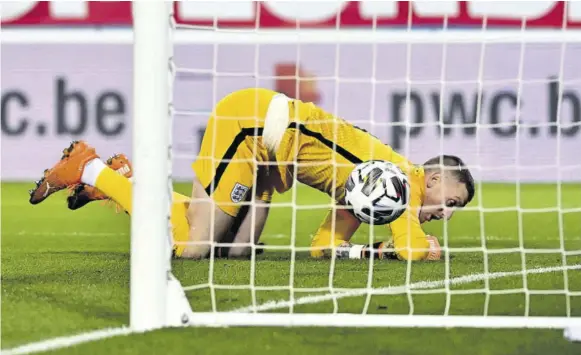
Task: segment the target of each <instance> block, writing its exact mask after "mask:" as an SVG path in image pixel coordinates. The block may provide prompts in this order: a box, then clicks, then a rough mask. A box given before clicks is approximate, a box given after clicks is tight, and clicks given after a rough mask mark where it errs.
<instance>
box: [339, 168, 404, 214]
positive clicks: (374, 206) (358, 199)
mask: <svg viewBox="0 0 581 355" xmlns="http://www.w3.org/2000/svg"><path fill="white" fill-rule="evenodd" d="M409 200H410V184H409V181H408V177H407V175H406V174H404V172H403V171H402V170H401V169H400V168H399V167H398V166H397V165H395V164H394V163H391V162H388V161H382V160H369V161H366V162H363V163H360V164H358V165H357V166H355V169H353V171H352V172H351V174H350V175H349V178H348V179H347V182H346V183H345V202H346V203H347V205H348V206H349V207H350V208H351V210H352V212H353V214H354V215H355V216H356V217H357V218H358V219H359V220H360V221H361V222H364V223H369V224H374V225H382V224H388V223H391V222H393V221H395V220H396V219H398V218H399V217H400V216H401V215H402V214H403V213H404V211H405V209H406V208H407V206H408V203H409Z"/></svg>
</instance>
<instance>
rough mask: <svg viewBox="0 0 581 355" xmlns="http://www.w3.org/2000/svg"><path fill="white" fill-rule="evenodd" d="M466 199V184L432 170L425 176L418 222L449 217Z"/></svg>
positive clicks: (464, 203)
mask: <svg viewBox="0 0 581 355" xmlns="http://www.w3.org/2000/svg"><path fill="white" fill-rule="evenodd" d="M467 200H468V190H467V189H466V185H465V184H463V183H461V182H458V180H456V179H455V178H454V177H453V176H450V175H449V174H447V173H440V172H433V173H430V174H429V175H427V176H426V193H425V195H424V202H423V204H422V208H421V210H420V213H419V219H420V223H424V222H429V221H432V220H439V219H444V218H445V219H450V218H452V215H453V214H454V210H455V208H457V207H463V206H464V205H466V202H467Z"/></svg>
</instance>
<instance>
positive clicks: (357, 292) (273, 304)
mask: <svg viewBox="0 0 581 355" xmlns="http://www.w3.org/2000/svg"><path fill="white" fill-rule="evenodd" d="M579 269H581V265H570V266H555V267H546V268H538V269H530V270H526V274H544V273H549V272H557V271H564V270H579ZM522 274H523V272H522V271H509V272H495V273H490V274H471V275H466V276H460V277H455V278H453V279H449V280H448V281H447V282H446V280H437V281H420V282H415V283H412V284H409V285H407V286H406V285H401V286H388V287H383V288H378V289H354V290H349V291H343V292H337V293H329V294H325V295H315V296H305V297H300V298H297V299H295V300H294V301H289V300H279V301H269V302H266V303H263V304H261V305H258V306H249V307H242V308H238V309H235V310H232V311H230V312H236V313H249V312H264V311H271V310H275V309H281V308H287V307H290V306H291V305H293V306H296V305H303V304H313V303H320V302H325V301H331V300H333V299H340V298H345V297H357V296H366V295H367V294H372V295H390V294H401V293H405V292H407V291H408V290H417V289H432V288H440V287H445V286H446V284H448V285H461V284H466V283H471V282H476V281H482V280H486V279H488V280H493V279H499V278H503V277H511V276H521V275H522Z"/></svg>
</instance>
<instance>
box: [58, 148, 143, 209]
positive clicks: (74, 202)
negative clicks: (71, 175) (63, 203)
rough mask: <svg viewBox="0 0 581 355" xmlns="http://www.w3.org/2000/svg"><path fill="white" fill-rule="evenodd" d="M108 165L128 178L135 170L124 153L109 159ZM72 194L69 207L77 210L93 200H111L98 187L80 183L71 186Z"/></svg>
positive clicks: (68, 199) (68, 200)
mask: <svg viewBox="0 0 581 355" xmlns="http://www.w3.org/2000/svg"><path fill="white" fill-rule="evenodd" d="M105 164H107V166H108V167H110V168H111V169H113V170H115V171H116V172H117V173H118V174H119V175H123V176H125V177H126V178H130V177H131V176H133V170H132V167H131V163H130V162H129V159H127V157H126V156H125V155H124V154H116V155H114V156H112V157H111V158H109V159H107V162H106V163H105ZM71 190H72V192H71V195H70V196H69V197H68V198H67V203H68V206H69V209H71V210H76V209H79V208H81V207H83V206H85V205H86V204H87V203H89V202H92V201H101V200H109V197H108V196H107V195H105V194H104V193H102V192H101V191H100V190H99V189H97V188H96V187H93V186H90V185H86V184H79V185H76V186H73V187H72V188H71Z"/></svg>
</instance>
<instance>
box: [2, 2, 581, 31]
mask: <svg viewBox="0 0 581 355" xmlns="http://www.w3.org/2000/svg"><path fill="white" fill-rule="evenodd" d="M174 6H175V15H176V19H177V21H178V23H180V24H184V25H210V26H214V25H217V26H218V27H236V28H256V27H259V28H297V27H300V28H327V29H334V28H373V27H404V28H405V27H413V28H416V27H432V26H435V27H444V26H445V27H454V28H457V27H462V28H478V29H480V28H482V27H483V26H486V28H513V29H520V28H522V27H523V26H524V27H526V28H534V29H561V28H581V2H577V1H571V2H567V1H527V2H520V1H505V2H500V1H445V2H440V1H421V2H415V3H412V2H410V1H326V2H322V1H308V2H306V1H305V2H297V1H293V2H277V1H269V2H267V1H180V2H177V1H176V2H175V4H174ZM523 19H525V21H524V23H523ZM1 21H2V26H3V27H8V26H12V27H22V26H52V27H59V26H61V27H62V26H71V25H74V26H129V25H131V22H132V19H131V2H129V1H74V2H72V1H64V2H63V1H58V2H57V1H25V0H22V1H13V2H10V1H2V14H1Z"/></svg>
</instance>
